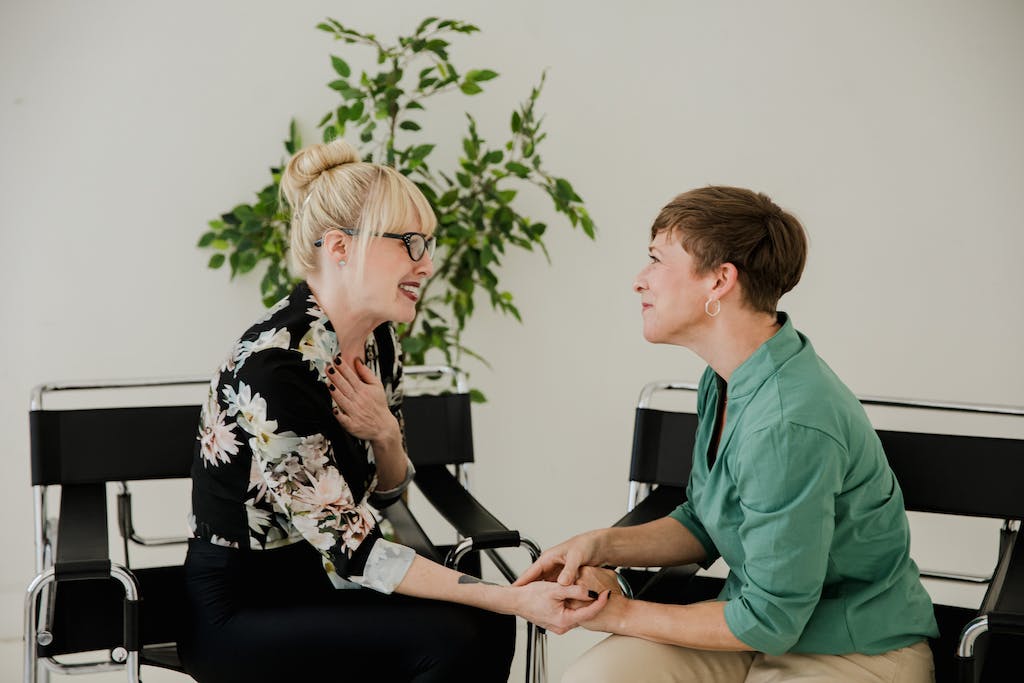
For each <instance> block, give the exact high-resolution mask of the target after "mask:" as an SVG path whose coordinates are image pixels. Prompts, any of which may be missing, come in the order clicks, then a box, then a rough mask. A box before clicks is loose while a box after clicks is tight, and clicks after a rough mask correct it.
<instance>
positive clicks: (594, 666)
mask: <svg viewBox="0 0 1024 683" xmlns="http://www.w3.org/2000/svg"><path fill="white" fill-rule="evenodd" d="M796 680H799V681H800V683H838V682H844V683H845V682H847V681H849V682H851V683H860V682H862V681H863V682H864V683H868V682H871V683H883V682H884V683H933V682H934V681H935V665H934V663H933V662H932V653H931V650H930V649H929V648H928V643H927V642H925V641H921V642H920V643H917V644H916V645H911V646H909V647H904V648H900V649H899V650H892V651H890V652H885V653H883V654H880V655H860V654H851V655H805V654H795V653H794V654H785V655H780V656H778V657H775V656H772V655H766V654H762V653H759V652H710V651H706V650H691V649H689V648H685V647H679V646H676V645H662V644H660V643H653V642H651V641H649V640H643V639H642V638H631V637H628V636H610V637H608V638H606V639H605V640H603V641H601V642H600V643H598V644H597V645H595V646H594V647H592V648H591V649H590V650H589V651H587V652H586V653H584V654H583V656H582V657H580V658H579V659H578V660H576V662H575V663H573V665H572V666H570V667H569V670H568V671H566V673H565V675H564V676H563V677H562V683H620V682H621V683H781V682H782V681H796Z"/></svg>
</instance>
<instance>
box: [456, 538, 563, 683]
mask: <svg viewBox="0 0 1024 683" xmlns="http://www.w3.org/2000/svg"><path fill="white" fill-rule="evenodd" d="M519 547H520V548H526V550H527V552H529V553H530V561H531V562H536V561H537V558H539V557H540V554H541V550H540V546H539V545H537V543H536V542H535V541H533V540H532V539H529V538H527V537H526V536H523V535H522V534H520V536H519ZM471 550H473V537H472V536H470V537H469V538H466V539H464V540H462V541H459V543H458V544H457V545H456V546H455V547H454V548H452V549H451V550H449V551H448V556H447V557H445V560H444V564H445V566H446V567H451V568H455V567H457V566H459V561H460V560H462V558H463V557H464V556H465V555H466V553H468V552H470V551H471ZM547 638H548V634H547V631H545V630H544V629H543V628H541V627H539V626H537V625H535V624H532V623H530V622H529V621H528V622H526V683H547V680H548V645H547V642H548V641H547Z"/></svg>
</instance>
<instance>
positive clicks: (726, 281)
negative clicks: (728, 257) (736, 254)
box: [711, 262, 740, 299]
mask: <svg viewBox="0 0 1024 683" xmlns="http://www.w3.org/2000/svg"><path fill="white" fill-rule="evenodd" d="M711 273H712V275H714V277H715V284H714V286H712V288H711V295H712V296H713V297H714V298H715V299H723V298H725V297H726V296H728V295H729V293H730V292H731V291H732V290H733V289H735V288H736V286H737V285H738V284H739V277H740V272H739V270H737V269H736V266H734V265H733V264H731V263H729V262H725V263H723V264H721V265H719V266H718V267H716V268H713V269H712V270H711Z"/></svg>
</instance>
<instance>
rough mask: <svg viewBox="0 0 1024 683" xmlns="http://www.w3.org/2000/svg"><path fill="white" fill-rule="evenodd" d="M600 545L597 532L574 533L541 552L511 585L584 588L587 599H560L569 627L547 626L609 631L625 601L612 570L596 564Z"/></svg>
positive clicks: (600, 561)
mask: <svg viewBox="0 0 1024 683" xmlns="http://www.w3.org/2000/svg"><path fill="white" fill-rule="evenodd" d="M600 545H601V544H600V536H599V532H593V531H592V532H588V533H585V534H580V535H578V536H574V537H573V538H570V539H569V540H567V541H565V542H563V543H560V544H558V545H556V546H553V547H551V548H549V549H548V550H546V551H544V553H542V554H541V556H540V557H539V558H537V561H536V562H534V563H533V564H532V565H530V566H529V567H528V568H527V569H526V571H525V572H523V574H522V576H520V577H519V578H518V579H517V580H516V582H515V583H514V584H513V585H514V586H525V587H533V586H537V585H540V586H552V587H554V586H557V587H564V588H579V589H580V590H581V591H586V595H587V597H588V598H590V599H585V598H579V597H576V595H572V594H567V595H566V597H565V598H563V600H564V606H563V609H564V612H565V614H564V615H563V616H564V617H565V618H568V619H569V620H570V621H571V626H570V627H569V628H565V629H564V630H562V631H558V630H554V629H551V630H553V631H554V632H555V633H564V632H565V631H568V630H569V629H570V628H572V627H575V626H583V627H584V628H586V629H588V630H592V631H612V630H613V628H612V627H613V626H614V624H617V623H618V622H619V621H621V614H620V613H621V611H622V610H623V609H625V606H626V605H625V603H626V601H625V600H624V599H623V598H622V591H621V589H620V588H619V583H618V580H617V578H616V576H615V572H613V571H612V570H610V569H603V568H601V567H600V565H601V564H602V560H601V548H600ZM549 590H551V589H549ZM595 596H596V599H593V598H595ZM613 596H614V597H613ZM591 599H592V600H591ZM534 623H537V622H534Z"/></svg>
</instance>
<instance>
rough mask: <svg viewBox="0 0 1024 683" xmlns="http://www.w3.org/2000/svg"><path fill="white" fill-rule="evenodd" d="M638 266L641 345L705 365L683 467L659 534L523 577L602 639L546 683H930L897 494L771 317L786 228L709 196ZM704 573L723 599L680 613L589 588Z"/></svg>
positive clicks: (742, 194)
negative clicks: (697, 568)
mask: <svg viewBox="0 0 1024 683" xmlns="http://www.w3.org/2000/svg"><path fill="white" fill-rule="evenodd" d="M648 251H649V256H650V263H649V264H648V265H647V266H646V267H645V268H644V269H643V270H642V271H641V272H640V274H639V275H638V276H637V278H636V281H635V283H634V285H633V288H634V290H635V291H636V293H637V294H639V295H640V303H641V311H642V313H641V315H642V316H643V333H644V337H645V338H646V339H647V340H648V341H650V342H652V343H664V344H675V345H678V346H684V347H686V348H689V349H690V350H692V351H693V352H695V353H696V354H697V355H698V356H700V357H701V358H702V359H703V360H705V361H706V362H707V364H708V368H707V370H706V371H705V372H704V375H703V377H702V378H701V381H700V387H699V391H698V404H697V413H698V428H697V438H696V447H695V451H694V458H693V467H692V470H691V474H690V481H689V485H688V486H687V490H686V500H685V501H684V502H682V504H681V505H680V506H679V507H678V508H677V509H676V510H675V511H674V512H672V513H671V514H670V515H669V516H668V517H665V518H663V519H660V520H657V521H654V522H650V523H648V524H644V525H640V526H636V527H622V528H613V529H600V530H596V531H591V532H588V533H584V534H580V535H579V536H576V537H574V538H571V539H569V540H568V541H566V542H564V543H562V544H560V545H558V546H556V547H554V548H551V549H550V550H548V551H546V552H545V553H544V554H543V555H542V556H541V558H540V559H539V560H538V561H537V562H536V563H535V564H534V565H533V566H532V567H530V568H529V569H528V570H527V571H526V573H525V574H524V575H523V577H522V578H520V580H519V582H520V583H527V582H530V581H534V580H537V579H549V580H557V581H558V582H559V583H562V584H563V585H568V584H571V583H574V582H575V583H580V584H581V585H585V586H587V587H588V588H598V589H600V590H602V591H603V592H602V595H601V597H600V598H599V600H598V601H597V602H598V604H599V605H601V606H602V608H601V611H600V612H599V613H598V615H597V616H596V617H594V618H593V619H590V620H585V621H583V623H582V625H583V626H584V627H586V628H588V629H591V630H597V631H606V632H609V633H612V634H615V635H612V636H611V637H609V638H607V639H606V640H604V641H603V642H601V643H599V644H598V645H597V646H595V647H594V648H593V649H592V650H590V651H589V652H588V653H586V654H585V655H583V657H582V658H581V659H580V660H579V661H577V662H576V664H575V665H574V666H573V667H572V668H571V669H570V670H569V672H568V673H567V675H566V677H565V678H564V679H563V681H573V682H575V681H586V682H587V683H600V682H602V681H629V682H630V683H635V682H641V681H692V682H697V681H700V682H704V681H731V682H736V683H739V682H741V681H743V682H744V683H755V682H758V683H766V682H768V681H783V680H791V679H797V678H799V680H801V681H807V682H813V681H818V682H821V683H824V682H825V681H883V680H884V681H894V682H897V683H911V682H913V683H919V682H924V681H930V680H933V677H934V673H933V670H934V669H933V665H932V659H931V651H930V650H929V647H928V643H927V641H926V639H927V638H928V637H930V636H935V635H937V628H936V624H935V620H934V615H933V611H932V605H931V600H930V598H929V597H928V594H927V593H926V592H925V590H924V587H923V586H922V585H921V582H920V577H919V573H918V570H917V567H916V565H915V564H914V562H913V561H912V560H911V559H910V554H909V552H910V531H909V528H908V523H907V516H906V512H905V511H904V507H903V496H902V493H901V492H900V488H899V484H898V483H897V481H896V478H895V476H894V475H893V473H892V470H891V469H890V468H889V465H888V462H887V460H886V457H885V453H884V452H883V451H882V446H881V443H880V442H879V440H878V437H877V435H876V434H875V431H874V429H873V427H872V426H871V423H870V422H869V421H868V418H867V416H866V415H865V413H864V410H863V408H862V407H861V405H860V403H859V402H858V400H857V398H856V397H855V396H854V395H853V394H852V393H851V392H850V390H849V389H847V387H846V386H845V385H844V384H843V383H842V382H841V381H840V380H839V378H838V377H836V375H835V374H834V373H833V372H832V370H831V369H830V368H829V367H828V366H827V365H826V364H825V362H824V361H822V360H821V359H820V358H819V357H818V355H817V354H816V353H815V351H814V348H813V347H812V346H811V343H810V341H809V340H808V339H807V337H805V336H804V335H802V334H801V333H799V332H797V331H796V329H795V328H794V327H793V325H792V323H791V321H790V320H789V317H788V316H787V315H786V314H785V313H780V312H777V311H776V306H777V303H778V300H779V298H780V297H781V296H782V295H783V294H785V293H786V292H788V291H789V290H790V289H792V288H793V287H794V286H796V284H797V282H799V280H800V275H801V273H802V272H803V267H804V262H805V260H806V252H807V239H806V236H805V234H804V230H803V227H802V226H801V225H800V223H799V221H797V220H796V218H795V217H793V216H792V215H791V214H789V213H787V212H785V211H783V210H782V209H780V208H779V207H778V206H777V205H776V204H775V203H774V202H772V201H771V200H770V199H769V198H768V197H766V196H765V195H763V194H758V193H755V192H751V191H750V190H745V189H741V188H735V187H706V188H701V189H697V190H692V191H690V192H686V193H684V194H682V195H679V196H678V197H676V198H675V199H674V200H672V201H671V202H670V203H669V204H668V205H667V206H665V207H664V208H663V209H662V211H661V213H660V214H659V215H658V217H657V219H656V220H655V222H654V225H653V227H652V228H651V242H650V246H649V250H648ZM719 557H722V558H723V559H724V560H725V562H726V564H727V565H728V566H729V576H728V578H727V579H726V582H725V587H724V589H723V590H722V593H721V594H720V595H719V597H718V599H717V600H711V601H707V602H701V603H697V604H690V605H665V604H657V603H651V602H645V601H643V600H629V599H626V598H624V597H623V596H622V594H621V591H619V590H618V588H617V583H616V580H615V578H614V576H612V575H611V574H610V572H609V571H608V570H604V569H599V567H602V566H605V565H617V566H659V567H663V566H671V565H683V564H689V563H700V564H701V565H703V566H704V567H707V566H709V565H710V564H711V563H712V562H714V561H715V560H716V559H717V558H719ZM605 589H607V590H605Z"/></svg>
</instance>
